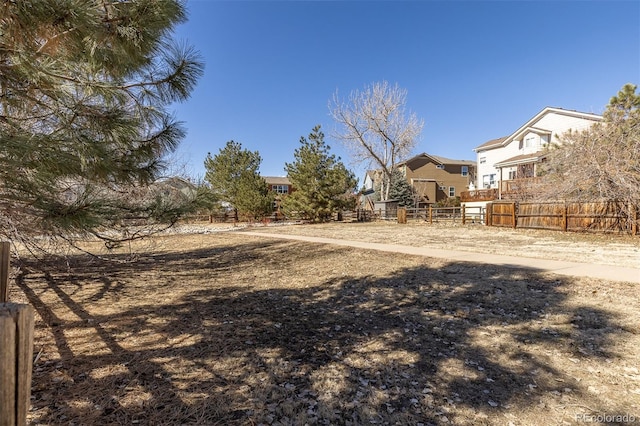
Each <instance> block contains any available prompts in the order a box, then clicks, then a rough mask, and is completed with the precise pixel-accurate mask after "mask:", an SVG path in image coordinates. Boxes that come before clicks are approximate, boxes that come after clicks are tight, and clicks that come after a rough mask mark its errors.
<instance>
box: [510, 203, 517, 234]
mask: <svg viewBox="0 0 640 426" xmlns="http://www.w3.org/2000/svg"><path fill="white" fill-rule="evenodd" d="M511 220H512V221H513V229H515V228H516V227H517V225H518V223H517V220H518V217H517V215H516V203H511Z"/></svg>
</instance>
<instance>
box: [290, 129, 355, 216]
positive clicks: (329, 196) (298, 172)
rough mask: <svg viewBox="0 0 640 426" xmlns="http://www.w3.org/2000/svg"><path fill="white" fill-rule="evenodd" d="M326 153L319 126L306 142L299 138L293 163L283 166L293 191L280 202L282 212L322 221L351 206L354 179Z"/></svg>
mask: <svg viewBox="0 0 640 426" xmlns="http://www.w3.org/2000/svg"><path fill="white" fill-rule="evenodd" d="M330 151H331V147H330V146H329V145H327V144H326V143H325V142H324V133H322V131H321V130H320V126H319V125H318V126H316V127H314V128H313V130H312V132H311V133H310V134H309V139H306V138H305V137H304V136H303V137H301V138H300V147H299V148H298V149H296V150H295V152H294V158H295V160H294V161H293V163H285V170H286V172H287V176H288V177H289V180H290V181H291V184H292V185H293V187H294V188H295V189H296V190H295V191H294V192H293V193H291V194H289V195H288V196H287V197H285V198H284V199H283V201H282V208H283V210H284V211H285V212H287V213H288V214H291V213H293V212H295V213H298V214H302V215H303V216H306V217H307V218H309V219H311V220H314V221H325V220H328V219H329V218H331V216H332V215H333V213H334V212H336V211H337V210H339V209H342V208H349V207H352V206H353V203H354V201H355V199H354V196H353V194H354V191H355V189H356V186H357V183H358V182H357V179H356V178H355V177H354V175H353V173H352V172H351V171H349V170H347V168H346V167H345V166H344V164H343V163H342V161H341V160H340V157H336V156H335V155H333V154H331V153H330Z"/></svg>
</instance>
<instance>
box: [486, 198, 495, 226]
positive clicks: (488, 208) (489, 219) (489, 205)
mask: <svg viewBox="0 0 640 426" xmlns="http://www.w3.org/2000/svg"><path fill="white" fill-rule="evenodd" d="M492 212H493V204H492V203H487V204H486V206H485V211H484V224H485V225H486V226H493V218H492V217H491V213H492Z"/></svg>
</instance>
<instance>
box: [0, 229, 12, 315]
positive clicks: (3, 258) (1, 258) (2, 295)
mask: <svg viewBox="0 0 640 426" xmlns="http://www.w3.org/2000/svg"><path fill="white" fill-rule="evenodd" d="M10 248H11V245H10V243H9V242H8V241H2V242H0V303H7V302H8V301H9V254H10V251H9V249H10Z"/></svg>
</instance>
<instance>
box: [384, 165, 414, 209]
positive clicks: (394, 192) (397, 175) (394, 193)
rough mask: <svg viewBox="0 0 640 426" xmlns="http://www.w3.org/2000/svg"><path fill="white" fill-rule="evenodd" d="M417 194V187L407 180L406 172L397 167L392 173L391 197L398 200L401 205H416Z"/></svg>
mask: <svg viewBox="0 0 640 426" xmlns="http://www.w3.org/2000/svg"><path fill="white" fill-rule="evenodd" d="M415 195H416V193H415V189H414V188H413V186H411V184H410V183H409V182H407V178H406V177H405V176H404V174H403V173H402V172H401V171H400V170H398V169H395V170H394V171H393V172H392V173H391V185H390V187H389V199H390V200H398V206H400V207H414V205H415V198H416V197H415Z"/></svg>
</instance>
